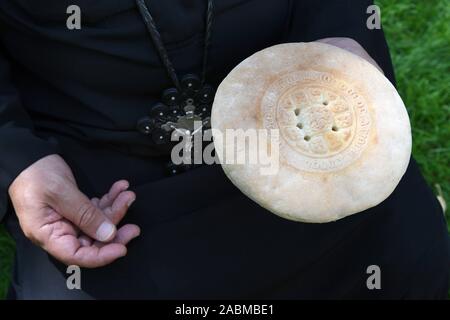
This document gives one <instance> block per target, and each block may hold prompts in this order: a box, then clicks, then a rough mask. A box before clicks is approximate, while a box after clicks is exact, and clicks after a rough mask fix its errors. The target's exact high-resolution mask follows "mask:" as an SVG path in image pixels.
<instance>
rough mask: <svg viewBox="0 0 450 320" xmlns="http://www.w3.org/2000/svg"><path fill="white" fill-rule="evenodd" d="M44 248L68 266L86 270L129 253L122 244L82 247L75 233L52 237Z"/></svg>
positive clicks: (103, 264) (108, 262)
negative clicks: (76, 266)
mask: <svg viewBox="0 0 450 320" xmlns="http://www.w3.org/2000/svg"><path fill="white" fill-rule="evenodd" d="M67 223H69V222H67ZM43 248H44V249H45V250H46V251H47V252H48V253H49V254H51V255H52V256H53V257H55V258H56V259H58V260H59V261H61V262H63V263H65V264H66V265H78V266H80V267H86V268H96V267H102V266H105V265H107V264H110V263H111V262H113V261H114V260H116V259H118V258H120V257H123V256H125V255H126V253H127V248H126V247H125V246H124V245H123V244H120V243H108V244H103V245H102V246H94V245H91V246H82V245H81V243H80V241H79V239H78V238H77V237H76V236H75V235H74V233H73V232H68V233H66V234H62V235H58V236H53V237H51V238H50V239H49V240H48V241H46V243H45V244H44V245H43Z"/></svg>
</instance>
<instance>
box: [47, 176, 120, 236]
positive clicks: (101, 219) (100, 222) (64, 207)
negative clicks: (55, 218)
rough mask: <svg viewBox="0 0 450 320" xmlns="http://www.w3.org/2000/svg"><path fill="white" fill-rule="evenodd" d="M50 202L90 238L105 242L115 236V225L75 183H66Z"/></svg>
mask: <svg viewBox="0 0 450 320" xmlns="http://www.w3.org/2000/svg"><path fill="white" fill-rule="evenodd" d="M50 202H51V203H50V205H51V206H52V207H53V208H55V209H56V211H57V212H58V213H59V214H61V215H62V216H63V217H65V218H66V219H68V220H69V221H71V222H72V223H73V224H75V225H76V226H78V227H79V228H80V230H81V231H83V232H84V233H85V234H87V235H88V236H90V237H91V238H94V239H96V240H98V241H102V242H106V241H109V240H111V239H113V238H114V237H115V235H116V232H117V230H116V227H115V225H114V224H113V223H112V222H111V221H110V220H109V219H108V218H107V217H106V215H105V214H104V213H103V212H102V211H101V210H100V209H99V208H97V207H96V206H95V205H93V204H92V202H91V201H90V200H89V199H88V197H86V196H85V195H84V194H83V193H82V192H81V191H80V190H78V188H77V187H76V186H75V185H66V186H65V187H64V190H62V192H60V193H59V194H58V195H57V196H55V197H53V198H52V199H50Z"/></svg>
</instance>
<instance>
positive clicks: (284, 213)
mask: <svg viewBox="0 0 450 320" xmlns="http://www.w3.org/2000/svg"><path fill="white" fill-rule="evenodd" d="M211 126H212V129H213V136H214V144H215V148H216V153H217V155H218V158H219V160H220V162H221V164H222V167H223V170H224V171H225V173H226V175H227V176H228V178H229V179H230V180H231V181H232V182H233V183H234V184H235V185H236V186H237V187H238V188H239V189H240V190H241V191H242V192H243V193H244V194H245V195H247V196H248V197H249V198H251V199H253V200H254V201H256V202H257V203H258V204H260V205H261V206H262V207H264V208H266V209H268V210H269V211H271V212H273V213H275V214H277V215H279V216H281V217H284V218H287V219H291V220H296V221H303V222H315V223H319V222H329V221H334V220H337V219H340V218H343V217H345V216H348V215H351V214H354V213H357V212H361V211H363V210H365V209H368V208H370V207H373V206H375V205H377V204H379V203H380V202H382V201H383V200H385V199H386V198H387V197H388V196H389V195H390V194H391V193H392V192H393V190H394V189H395V187H396V186H397V184H398V183H399V181H400V179H401V177H402V176H403V174H404V173H405V171H406V168H407V166H408V163H409V159H410V155H411V128H410V124H409V118H408V114H407V111H406V109H405V106H404V104H403V102H402V100H401V98H400V96H399V95H398V93H397V91H396V90H395V88H394V86H393V85H392V84H391V83H390V82H389V80H388V79H387V78H386V77H385V76H384V75H383V74H382V73H381V72H380V71H379V70H377V68H375V67H374V66H373V65H372V64H370V63H369V62H367V61H366V60H364V59H362V58H360V57H358V56H356V55H354V54H352V53H350V52H348V51H346V50H343V49H340V48H338V47H335V46H332V45H328V44H324V43H317V42H312V43H286V44H280V45H276V46H273V47H269V48H266V49H264V50H261V51H259V52H257V53H255V54H253V55H252V56H250V57H249V58H247V59H245V60H244V61H242V62H241V63H240V64H239V65H238V66H236V67H235V68H234V69H233V70H232V71H231V72H230V73H229V74H228V76H227V77H226V78H225V79H224V80H223V81H222V83H221V84H220V86H219V88H218V90H217V93H216V97H215V100H214V104H213V109H212V115H211ZM255 132H256V136H257V141H258V142H257V143H255V141H256V140H254V139H253V138H254V135H255ZM264 132H266V133H268V134H267V137H268V139H264V138H265V135H264ZM229 133H230V134H229ZM232 133H235V136H234V137H233V136H232ZM228 134H229V135H228ZM277 137H278V139H277ZM239 138H243V139H244V141H246V142H247V143H246V144H241V145H239V143H236V142H237V141H238V139H239ZM252 139H253V140H252ZM241 141H242V140H241ZM256 149H258V150H257V152H256V154H257V155H258V161H256V162H255V161H254V159H255V158H254V157H253V158H252V154H253V156H254V153H255V150H256ZM265 149H267V152H266V153H267V154H268V155H270V158H267V157H266V158H264V157H262V155H264V150H265ZM252 152H253V153H252ZM240 156H241V158H239V157H240ZM244 158H245V161H242V159H244ZM239 159H240V160H239ZM252 159H253V161H252ZM268 159H270V160H271V161H270V162H267V160H268ZM274 161H278V162H277V163H275V162H274ZM269 163H270V164H269Z"/></svg>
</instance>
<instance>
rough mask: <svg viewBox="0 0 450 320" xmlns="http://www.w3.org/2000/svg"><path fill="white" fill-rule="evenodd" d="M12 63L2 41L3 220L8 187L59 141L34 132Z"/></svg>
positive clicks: (0, 159)
mask: <svg viewBox="0 0 450 320" xmlns="http://www.w3.org/2000/svg"><path fill="white" fill-rule="evenodd" d="M10 72H11V68H10V63H9V61H8V59H7V57H6V52H5V50H4V47H2V45H1V44H0V220H1V219H2V218H3V216H4V215H5V213H6V209H7V205H8V188H9V185H10V184H11V183H12V181H13V180H14V179H15V178H16V177H17V175H19V173H20V172H21V171H23V170H24V169H25V168H27V167H28V166H30V165H31V164H32V163H34V162H36V161H37V160H39V159H40V158H43V157H45V156H47V155H49V154H54V153H58V148H57V145H56V143H54V142H49V141H46V140H44V139H41V138H39V137H38V136H36V135H35V133H34V130H33V122H32V120H31V119H30V117H29V115H28V114H27V112H26V110H25V108H24V107H23V106H22V105H21V102H20V98H19V94H18V92H17V90H16V88H14V86H13V84H12V83H11V76H10Z"/></svg>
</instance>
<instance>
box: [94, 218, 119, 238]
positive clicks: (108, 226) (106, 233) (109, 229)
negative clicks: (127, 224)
mask: <svg viewBox="0 0 450 320" xmlns="http://www.w3.org/2000/svg"><path fill="white" fill-rule="evenodd" d="M115 231H116V227H115V226H114V225H113V224H112V223H111V222H109V221H105V222H103V223H102V224H101V225H100V227H98V229H97V233H96V235H97V240H99V241H106V240H108V239H110V238H111V236H112V235H113V234H114V232H115Z"/></svg>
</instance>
